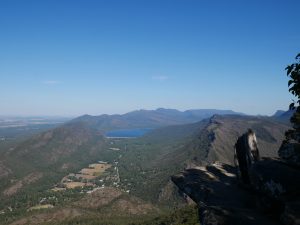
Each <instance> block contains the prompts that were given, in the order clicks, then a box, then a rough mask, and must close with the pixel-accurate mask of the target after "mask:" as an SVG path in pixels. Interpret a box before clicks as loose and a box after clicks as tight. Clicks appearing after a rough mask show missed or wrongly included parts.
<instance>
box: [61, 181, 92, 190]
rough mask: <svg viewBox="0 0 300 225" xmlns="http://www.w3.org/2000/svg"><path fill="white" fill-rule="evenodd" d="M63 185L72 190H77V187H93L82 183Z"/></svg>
mask: <svg viewBox="0 0 300 225" xmlns="http://www.w3.org/2000/svg"><path fill="white" fill-rule="evenodd" d="M64 185H65V186H66V188H68V189H73V188H77V187H86V186H93V184H92V183H83V182H67V183H64Z"/></svg>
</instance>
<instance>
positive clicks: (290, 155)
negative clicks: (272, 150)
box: [278, 140, 300, 168]
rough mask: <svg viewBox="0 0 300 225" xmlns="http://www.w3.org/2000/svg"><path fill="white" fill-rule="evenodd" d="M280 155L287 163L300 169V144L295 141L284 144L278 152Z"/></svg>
mask: <svg viewBox="0 0 300 225" xmlns="http://www.w3.org/2000/svg"><path fill="white" fill-rule="evenodd" d="M278 155H279V156H280V158H282V159H283V160H284V161H286V162H287V163H289V164H291V165H294V166H298V167H299V168H300V143H298V142H296V141H293V140H290V141H287V142H284V143H283V144H282V145H281V147H280V149H279V150H278Z"/></svg>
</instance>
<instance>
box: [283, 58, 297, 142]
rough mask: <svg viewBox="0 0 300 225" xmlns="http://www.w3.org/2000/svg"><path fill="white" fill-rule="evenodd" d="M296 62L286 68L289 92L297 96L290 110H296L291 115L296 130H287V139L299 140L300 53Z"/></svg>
mask: <svg viewBox="0 0 300 225" xmlns="http://www.w3.org/2000/svg"><path fill="white" fill-rule="evenodd" d="M295 60H296V62H295V63H293V64H291V65H288V66H287V67H286V68H285V69H286V71H287V76H288V77H289V79H290V80H289V81H288V86H289V92H290V93H291V94H292V95H294V96H295V97H296V100H293V102H292V103H291V104H290V107H289V108H290V110H295V112H294V114H293V116H292V117H291V123H292V124H293V128H294V130H288V131H287V132H286V139H287V140H290V139H294V140H297V141H299V140H298V139H299V138H298V137H299V136H300V53H299V54H298V55H297V56H296V58H295Z"/></svg>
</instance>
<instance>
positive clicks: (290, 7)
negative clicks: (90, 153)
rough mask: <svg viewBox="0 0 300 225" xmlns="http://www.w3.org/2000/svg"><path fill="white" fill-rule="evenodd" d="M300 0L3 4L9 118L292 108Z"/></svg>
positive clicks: (0, 39)
mask: <svg viewBox="0 0 300 225" xmlns="http://www.w3.org/2000/svg"><path fill="white" fill-rule="evenodd" d="M299 8H300V1H298V0H277V1H261V0H260V1H255V0H251V1H246V0H245V1H241V0H239V1H231V0H229V1H223V0H198V1H196V0H160V1H156V0H136V1H132V0H126V1H125V0H119V1H117V0H109V1H108V0H106V1H104V0H102V1H101V0H81V1H78V0H72V1H71V0H70V1H63V0H59V1H58V0H57V1H54V0H52V1H46V0H43V1H38V0H37V1H30V0H28V1H23V0H19V1H17V0H2V1H0V115H72V116H77V115H81V114H92V115H98V114H102V113H109V114H112V113H125V112H128V111H132V110H135V109H155V108H158V107H165V108H176V109H179V110H186V109H195V108H217V109H232V110H235V111H240V112H245V113H249V114H272V113H274V111H275V110H277V109H286V108H287V106H288V105H289V103H290V101H291V99H292V96H291V95H290V94H289V93H288V88H287V81H288V79H287V77H286V76H285V71H284V68H285V66H286V65H287V64H289V63H292V62H294V57H295V56H296V54H297V53H298V52H300V29H299Z"/></svg>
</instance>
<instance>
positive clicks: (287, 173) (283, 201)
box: [249, 159, 300, 225]
mask: <svg viewBox="0 0 300 225" xmlns="http://www.w3.org/2000/svg"><path fill="white" fill-rule="evenodd" d="M249 174H250V179H251V184H252V187H253V188H254V190H255V191H256V193H257V196H258V199H259V202H258V203H259V206H260V209H262V210H263V211H264V212H266V211H267V212H271V213H273V214H275V213H277V214H278V215H281V221H282V222H283V224H286V225H296V224H300V170H299V168H298V167H295V166H291V165H290V164H289V163H286V162H283V161H280V160H277V159H263V160H261V161H259V162H257V163H255V164H253V166H252V167H251V169H250V171H249Z"/></svg>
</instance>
